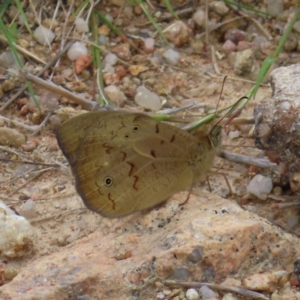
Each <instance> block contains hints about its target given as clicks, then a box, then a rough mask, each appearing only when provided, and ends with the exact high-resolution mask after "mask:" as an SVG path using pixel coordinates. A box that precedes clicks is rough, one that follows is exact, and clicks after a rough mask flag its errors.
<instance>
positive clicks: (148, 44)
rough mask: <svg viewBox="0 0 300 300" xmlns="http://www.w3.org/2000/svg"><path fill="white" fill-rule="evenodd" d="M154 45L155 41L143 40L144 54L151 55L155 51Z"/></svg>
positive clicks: (151, 39)
mask: <svg viewBox="0 0 300 300" xmlns="http://www.w3.org/2000/svg"><path fill="white" fill-rule="evenodd" d="M154 43H155V40H154V39H153V38H146V39H145V40H144V51H145V52H146V53H153V52H154V50H155V49H154Z"/></svg>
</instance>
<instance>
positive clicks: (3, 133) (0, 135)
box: [0, 127, 26, 148]
mask: <svg viewBox="0 0 300 300" xmlns="http://www.w3.org/2000/svg"><path fill="white" fill-rule="evenodd" d="M25 140H26V138H25V136H24V135H23V134H22V133H20V132H19V131H18V130H16V129H13V128H9V127H0V145H3V146H11V147H14V148H19V147H20V146H21V145H23V144H24V143H25Z"/></svg>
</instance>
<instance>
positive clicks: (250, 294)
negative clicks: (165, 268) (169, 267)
mask: <svg viewBox="0 0 300 300" xmlns="http://www.w3.org/2000/svg"><path fill="white" fill-rule="evenodd" d="M164 283H165V284H166V285H171V286H183V287H188V288H190V287H192V288H200V287H202V286H207V287H209V288H211V289H213V290H217V291H222V292H231V293H236V294H240V295H243V296H245V297H249V298H252V299H261V300H269V297H266V296H264V295H262V294H260V293H257V292H252V291H249V290H246V289H243V288H239V287H235V286H230V285H225V284H215V283H206V282H186V281H183V282H181V281H175V280H166V281H165V282H164Z"/></svg>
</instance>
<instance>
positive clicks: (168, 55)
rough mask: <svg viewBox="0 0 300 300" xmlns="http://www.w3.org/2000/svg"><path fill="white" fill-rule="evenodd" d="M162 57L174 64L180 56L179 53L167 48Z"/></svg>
mask: <svg viewBox="0 0 300 300" xmlns="http://www.w3.org/2000/svg"><path fill="white" fill-rule="evenodd" d="M163 57H164V59H165V60H166V61H167V62H168V63H169V64H171V65H173V66H176V65H177V63H178V60H179V57H180V54H179V53H178V52H176V51H174V50H173V49H169V50H167V51H165V52H164V54H163Z"/></svg>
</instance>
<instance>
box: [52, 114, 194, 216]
mask: <svg viewBox="0 0 300 300" xmlns="http://www.w3.org/2000/svg"><path fill="white" fill-rule="evenodd" d="M57 139H58V143H59V145H60V147H61V149H62V151H63V153H64V155H65V156H66V157H67V159H68V160H69V163H70V166H71V168H72V171H73V174H74V176H75V179H76V189H77V191H78V193H79V195H80V196H81V197H82V199H83V201H84V203H85V205H86V206H87V207H89V208H90V209H91V210H93V211H96V212H98V213H100V214H101V215H104V216H106V217H121V216H124V215H128V214H130V213H132V212H135V211H138V210H143V209H146V208H149V207H152V206H154V205H157V204H158V203H160V202H162V201H164V200H165V199H166V198H167V197H169V196H171V195H172V194H174V193H175V192H177V191H180V190H182V189H184V188H186V187H187V186H191V184H192V182H193V178H194V174H193V168H191V167H190V165H189V155H188V154H187V150H188V149H189V148H190V147H191V146H192V145H193V144H195V143H197V139H196V138H195V137H193V136H192V135H191V134H189V133H187V132H185V131H183V130H181V129H178V128H176V127H174V126H171V125H169V124H165V123H161V122H159V121H156V120H154V119H152V118H150V117H148V116H146V115H142V114H128V113H123V112H110V111H106V112H92V113H87V114H83V115H80V116H78V117H75V118H72V119H71V120H69V121H67V122H66V123H64V124H63V125H62V127H61V128H60V129H59V131H58V134H57Z"/></svg>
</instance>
